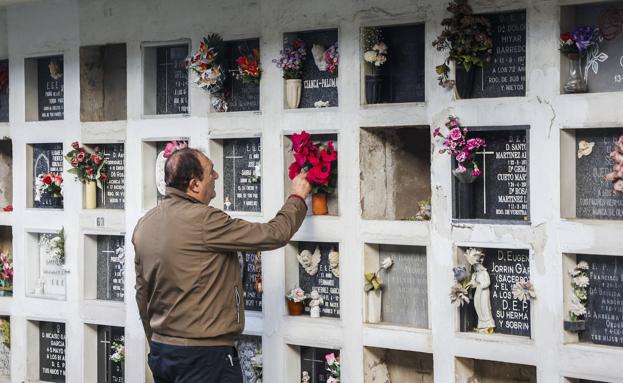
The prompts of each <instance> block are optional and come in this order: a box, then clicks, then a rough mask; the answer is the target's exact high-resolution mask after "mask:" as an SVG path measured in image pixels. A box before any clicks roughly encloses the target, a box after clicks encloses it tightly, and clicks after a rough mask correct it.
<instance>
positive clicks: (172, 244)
mask: <svg viewBox="0 0 623 383" xmlns="http://www.w3.org/2000/svg"><path fill="white" fill-rule="evenodd" d="M306 212H307V206H306V205H305V202H304V201H303V199H302V198H300V197H297V196H291V197H290V198H288V200H287V201H286V203H285V204H284V205H283V207H282V208H281V210H280V211H279V212H278V213H277V215H276V216H275V218H273V219H272V220H271V221H270V222H268V223H251V222H247V221H244V220H241V219H234V218H231V217H230V216H229V215H227V214H226V213H225V212H223V211H222V210H219V209H216V208H213V207H210V206H208V205H206V204H203V203H201V202H199V201H198V200H196V199H194V198H192V197H190V196H188V195H187V194H186V193H184V192H181V191H179V190H177V189H174V188H167V194H166V197H165V199H164V200H163V201H162V202H161V203H160V205H158V206H157V207H155V208H153V209H151V210H150V211H149V212H147V214H145V216H144V217H143V218H141V219H140V221H139V222H138V224H137V225H136V228H135V229H134V235H133V237H132V243H133V244H134V251H135V258H134V263H135V268H136V301H137V303H138V309H139V313H140V316H141V320H142V321H143V327H144V328H145V334H146V335H147V339H151V340H154V341H156V342H160V343H165V344H173V345H188V346H230V345H233V342H234V340H235V338H236V336H237V335H238V334H240V333H241V332H242V331H243V330H244V303H243V291H242V289H243V287H242V280H241V276H240V264H239V262H238V256H237V254H236V251H256V250H274V249H277V248H280V247H282V246H285V245H286V244H287V243H288V241H289V240H290V238H292V236H293V235H294V233H296V231H297V230H298V228H299V227H300V226H301V224H302V222H303V219H304V218H305V214H306Z"/></svg>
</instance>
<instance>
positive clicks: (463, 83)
mask: <svg viewBox="0 0 623 383" xmlns="http://www.w3.org/2000/svg"><path fill="white" fill-rule="evenodd" d="M475 78H476V68H475V67H473V66H472V67H471V68H470V70H469V71H466V70H465V67H464V66H463V65H456V73H455V76H454V80H455V85H454V86H455V89H456V93H457V95H458V97H459V98H471V97H472V91H473V90H474V79H475Z"/></svg>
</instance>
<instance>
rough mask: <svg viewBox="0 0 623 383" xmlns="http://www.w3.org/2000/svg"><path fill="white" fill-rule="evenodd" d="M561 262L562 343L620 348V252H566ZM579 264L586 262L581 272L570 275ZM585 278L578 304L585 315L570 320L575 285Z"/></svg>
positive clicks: (622, 262)
mask: <svg viewBox="0 0 623 383" xmlns="http://www.w3.org/2000/svg"><path fill="white" fill-rule="evenodd" d="M562 263H563V269H562V270H563V272H564V274H563V287H564V289H563V291H564V295H563V299H564V301H563V308H564V312H563V314H564V320H565V323H564V328H565V334H564V340H565V342H567V343H573V342H582V343H586V344H595V345H605V346H613V347H623V329H621V326H620V324H621V323H623V298H622V297H621V291H623V275H622V274H621V269H622V268H623V255H620V254H619V255H598V254H568V253H567V254H563V258H562ZM581 264H584V265H585V268H583V269H582V271H581V273H579V275H575V276H574V275H572V270H574V269H575V268H576V266H578V265H581ZM584 277H587V278H588V286H586V287H585V291H586V296H587V299H586V300H585V301H580V303H581V305H582V306H584V307H585V309H586V314H585V315H584V317H582V318H577V320H573V319H572V316H571V311H572V310H573V309H574V308H575V307H577V302H578V299H577V295H576V294H575V291H574V286H580V285H581V284H582V283H583V282H582V279H583V278H584ZM584 282H586V279H585V278H584ZM574 283H575V284H574ZM580 295H581V294H580Z"/></svg>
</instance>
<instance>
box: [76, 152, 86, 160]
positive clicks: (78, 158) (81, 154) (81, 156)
mask: <svg viewBox="0 0 623 383" xmlns="http://www.w3.org/2000/svg"><path fill="white" fill-rule="evenodd" d="M85 156H86V154H84V152H80V153H78V155H77V156H76V159H77V160H78V162H84V157H85Z"/></svg>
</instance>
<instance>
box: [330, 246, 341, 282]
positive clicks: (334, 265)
mask: <svg viewBox="0 0 623 383" xmlns="http://www.w3.org/2000/svg"><path fill="white" fill-rule="evenodd" d="M329 266H331V272H332V273H333V275H335V276H336V277H337V278H339V277H340V253H338V252H337V251H335V250H334V249H331V252H330V253H329Z"/></svg>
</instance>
